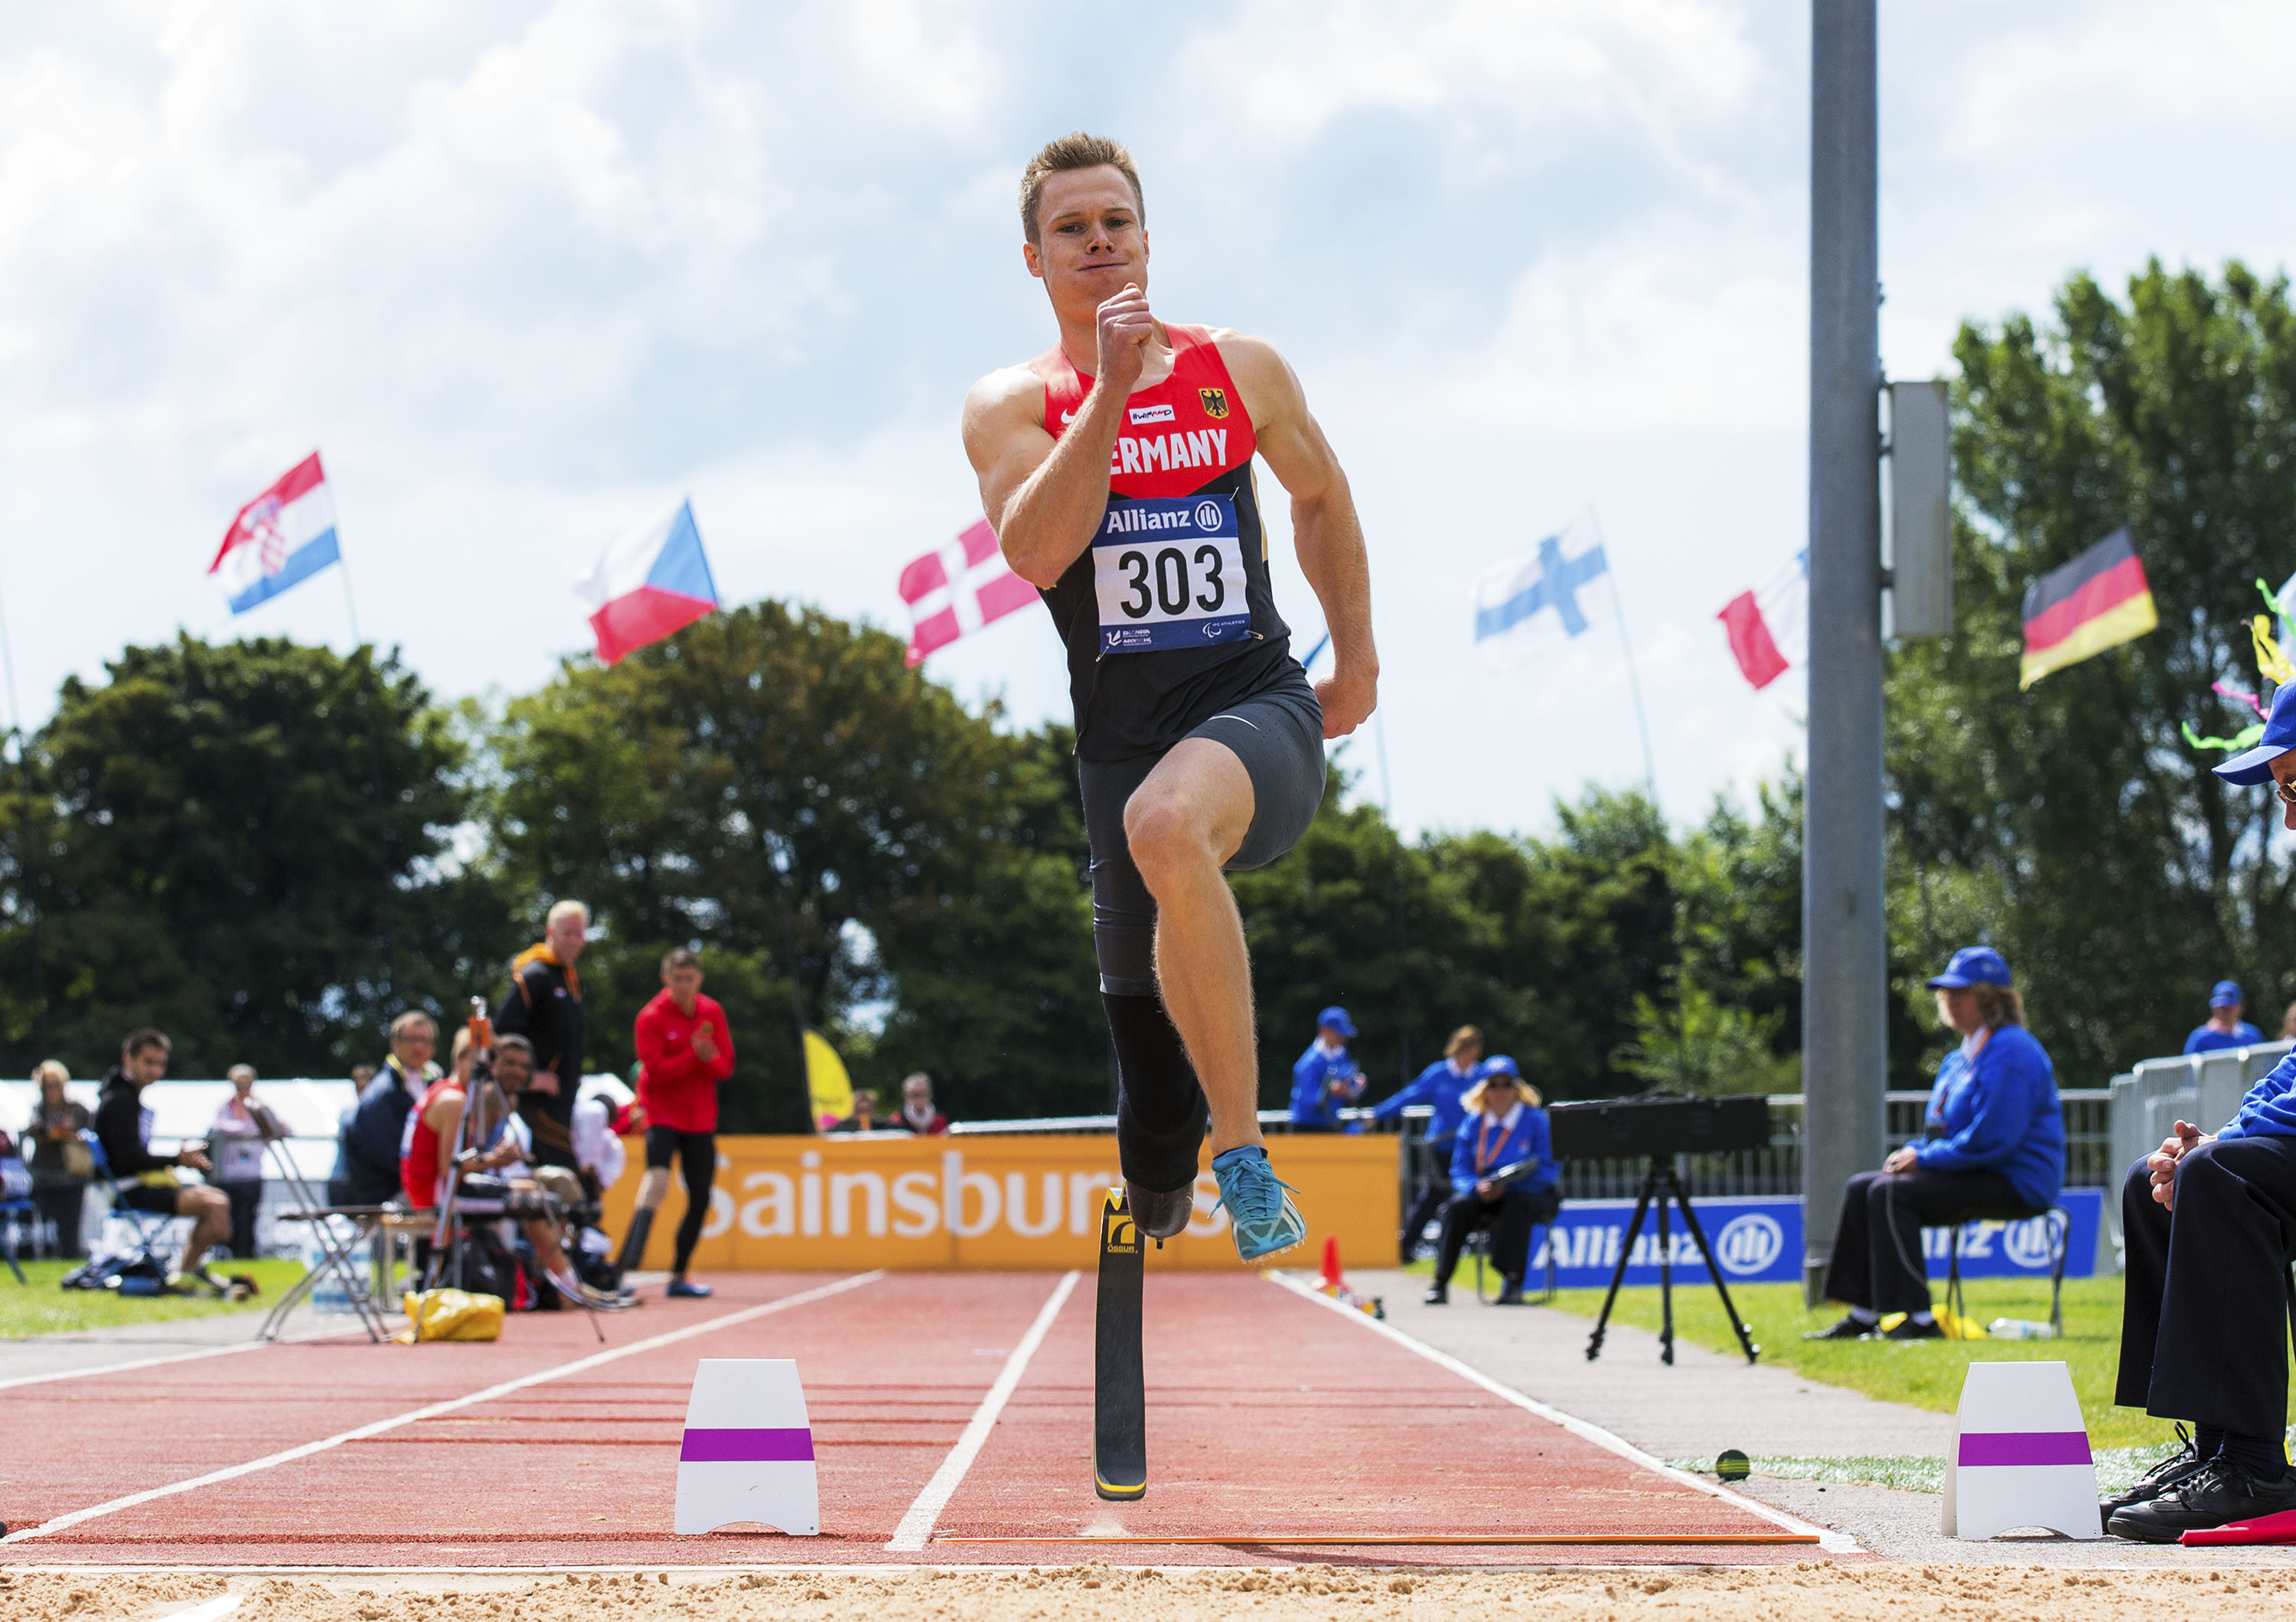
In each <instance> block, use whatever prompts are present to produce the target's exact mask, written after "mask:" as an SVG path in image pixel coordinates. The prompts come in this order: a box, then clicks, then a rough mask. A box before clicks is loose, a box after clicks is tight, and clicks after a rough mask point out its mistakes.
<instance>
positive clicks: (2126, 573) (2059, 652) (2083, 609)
mask: <svg viewBox="0 0 2296 1622" xmlns="http://www.w3.org/2000/svg"><path fill="white" fill-rule="evenodd" d="M2160 623H2161V619H2160V616H2159V615H2157V614H2155V613H2154V612H2153V588H2152V587H2151V586H2148V585H2146V584H2145V583H2144V563H2143V561H2141V560H2139V559H2138V557H2137V555H2136V547H2135V546H2134V545H2131V544H2130V542H2129V539H2128V528H2127V526H2125V525H2124V526H2123V527H2122V528H2119V529H2116V530H2114V531H2113V532H2112V534H2111V535H2108V536H2106V537H2104V539H2103V540H2101V541H2099V542H2098V543H2097V544H2096V545H2094V546H2092V547H2090V548H2089V549H2088V550H2087V552H2084V553H2081V554H2080V556H2079V557H2077V558H2075V559H2074V560H2073V561H2071V562H2070V563H2068V564H2066V565H2065V566H2064V567H2063V568H2062V569H2051V570H2049V572H2048V573H2047V574H2045V575H2043V576H2042V577H2041V578H2039V579H2038V580H2036V581H2034V582H2033V583H2032V585H2030V586H2027V587H2026V588H2025V662H2024V664H2023V666H2022V667H2021V668H2020V669H2019V671H2018V675H2017V689H2018V691H2019V692H2023V691H2024V690H2025V689H2026V688H2028V687H2030V686H2031V685H2032V684H2034V683H2035V682H2038V681H2039V680H2040V679H2041V678H2042V677H2043V676H2046V675H2048V673H2049V672H2050V671H2052V670H2062V669H2063V668H2065V667H2066V666H2067V665H2077V664H2079V663H2080V661H2081V660H2083V659H2088V658H2091V657H2093V656H2095V655H2096V654H2099V653H2102V652H2103V651H2105V650H2106V649H2107V648H2115V647H2119V646H2120V644H2121V643H2124V642H2130V641H2133V640H2135V639H2136V637H2139V636H2142V635H2144V633H2145V632H2147V631H2149V630H2151V629H2152V628H2153V627H2154V626H2156V625H2158V624H2160Z"/></svg>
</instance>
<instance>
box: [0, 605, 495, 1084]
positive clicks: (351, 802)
mask: <svg viewBox="0 0 2296 1622" xmlns="http://www.w3.org/2000/svg"><path fill="white" fill-rule="evenodd" d="M107 670H108V673H109V676H110V679H109V680H108V681H106V682H103V683H101V684H88V683H84V682H82V681H80V680H79V679H78V678H77V677H75V678H72V679H70V680H68V681H67V682H66V683H65V684H64V685H63V689H62V692H61V696H60V699H59V701H58V703H57V706H56V710H55V714H54V716H53V718H52V719H51V720H50V721H49V723H48V724H47V725H45V727H43V728H41V729H40V731H39V732H38V733H37V734H36V735H35V736H34V737H33V738H32V739H31V740H30V743H29V749H28V750H26V752H25V756H24V758H23V759H22V761H21V764H20V765H19V766H17V767H15V768H14V769H13V770H12V772H11V774H10V777H11V779H12V791H11V792H9V793H8V794H7V795H6V796H5V799H4V801H0V815H5V816H6V818H7V819H8V826H9V832H10V835H11V837H10V838H9V840H7V848H8V850H9V853H10V860H9V867H8V869H7V871H6V872H5V873H4V874H0V877H4V879H5V881H6V882H5V885H4V888H0V901H4V906H5V911H4V913H0V961H4V963H5V965H6V966H5V971H4V979H5V981H6V984H7V985H8V987H9V995H8V1001H7V1003H6V1004H4V1008H0V1015H4V1020H5V1025H4V1029H0V1044H4V1049H5V1053H6V1059H5V1062H7V1063H9V1064H10V1065H12V1066H14V1067H15V1068H17V1069H20V1070H21V1069H22V1068H23V1067H24V1066H25V1065H27V1064H29V1063H30V1062H31V1061H35V1060H37V1059H39V1058H42V1057H46V1056H48V1055H49V1054H50V1053H53V1054H55V1055H58V1056H61V1057H62V1058H63V1059H64V1060H65V1061H66V1062H67V1063H68V1064H70V1067H71V1068H72V1069H73V1070H74V1072H75V1073H77V1074H87V1073H90V1072H93V1071H95V1070H99V1069H102V1067H103V1066H104V1065H106V1064H108V1063H110V1062H111V1060H112V1058H113V1057H114V1056H115V1054H116V1053H117V1051H118V1046H119V1037H120V1036H121V1035H122V1034H123V1033H124V1032H125V1031H126V1030H127V1029H128V1028H131V1027H133V1026H135V1025H141V1024H152V1025H157V1026H159V1027H160V1028H162V1029H165V1030H166V1031H168V1033H169V1035H170V1036H173V1037H174V1039H175V1043H176V1057H175V1065H174V1069H175V1072H176V1074H178V1075H194V1076H196V1075H208V1076H219V1075H221V1074H222V1073H223V1071H224V1069H225V1067H226V1066H227V1065H230V1064H233V1063H236V1062H240V1061H245V1062H247V1063H250V1064H253V1065H254V1066H256V1067H257V1069H258V1070H261V1071H264V1072H266V1073H268V1074H271V1075H325V1074H329V1073H331V1072H332V1073H340V1071H341V1070H342V1069H344V1068H345V1067H347V1066H348V1064H349V1063H350V1062H352V1061H354V1060H355V1059H357V1058H362V1057H372V1056H373V1055H374V1054H376V1053H379V1052H380V1051H381V1041H382V1036H381V1026H382V1025H383V1024H384V1023H385V1022H386V1021H387V1020H388V1019H389V1017H390V1015H392V1014H393V1013H395V1012H398V1009H400V1008H401V1007H404V1006H407V1005H429V1006H431V1007H433V1008H445V1007H447V1006H448V1005H450V1004H452V1003H453V1001H454V999H455V996H456V995H459V994H461V993H462V992H463V991H465V990H467V989H468V988H470V987H471V986H472V985H473V984H474V983H482V977H483V975H484V973H485V971H486V965H488V964H489V963H491V962H492V961H493V960H495V959H496V957H498V956H499V954H501V952H502V951H503V949H504V944H505V938H504V933H503V926H504V918H503V913H502V910H501V907H500V905H499V898H498V895H497V892H496V890H495V889H494V888H493V885H492V882H491V881H490V880H489V878H488V876H487V875H486V874H485V873H484V872H464V871H463V870H462V869H461V868H460V867H459V866H458V865H457V864H455V861H454V860H453V850H452V847H451V843H450V840H451V836H452V834H453V832H454V831H455V829H456V828H458V827H459V826H460V825H462V824H463V823H465V822H466V821H467V819H468V816H469V812H470V805H469V795H468V793H467V791H466V790H465V788H464V787H463V784H462V782H460V780H459V776H458V774H459V772H460V770H461V768H462V766H463V750H462V748H461V746H460V744H459V742H458V741H457V740H456V738H455V734H454V733H453V730H452V728H451V726H450V724H449V718H448V717H447V715H446V713H445V712H444V711H442V710H441V709H439V708H438V707H437V706H436V705H434V704H433V703H432V702H431V700H430V696H429V694H428V693H427V692H425V691H424V689H423V687H422V684H421V683H420V682H418V681H417V680H416V679H415V678H414V676H413V675H412V674H410V673H409V672H407V671H406V669H405V668H402V667H401V666H400V665H399V664H398V660H397V659H396V657H395V656H394V657H391V658H385V659H377V658H376V657H375V656H374V653H373V650H371V649H365V648H362V649H361V650H359V651H357V653H355V654H353V655H351V656H350V657H349V658H348V659H346V658H343V657H341V656H339V655H337V654H335V653H333V652H331V651H328V650H327V649H324V648H311V647H300V646H298V645H296V644H294V643H289V642H285V641H282V640H277V639H265V640H259V641H250V642H243V643H206V642H202V641H200V640H198V639H197V638H194V637H191V636H188V635H186V636H183V637H180V638H179V639H178V640H177V641H176V643H173V644H171V645H168V646H162V647H154V648H129V649H127V651H124V652H123V653H122V654H121V655H120V657H119V659H116V660H114V661H112V662H111V664H110V665H109V666H108V667H107ZM36 917H37V930H36V929H35V922H36ZM36 933H37V938H38V941H39V949H40V963H39V973H38V975H37V980H38V983H39V984H40V985H41V986H42V987H44V989H45V999H44V1000H43V1001H41V1002H40V1003H38V1004H36V1001H35V999H34V998H33V997H32V996H31V995H29V988H30V987H32V986H33V984H34V981H35V976H34V974H33V972H32V962H31V953H32V948H33V940H34V937H35V934H36ZM42 1036H45V1051H36V1047H37V1043H38V1041H39V1038H41V1037H42Z"/></svg>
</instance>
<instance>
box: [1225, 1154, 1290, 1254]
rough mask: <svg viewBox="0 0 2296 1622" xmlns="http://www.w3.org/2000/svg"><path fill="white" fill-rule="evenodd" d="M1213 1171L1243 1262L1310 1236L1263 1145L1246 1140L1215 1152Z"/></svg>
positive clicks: (1276, 1252)
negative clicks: (1270, 1162) (1231, 1147)
mask: <svg viewBox="0 0 2296 1622" xmlns="http://www.w3.org/2000/svg"><path fill="white" fill-rule="evenodd" d="M1212 1176H1215V1177H1217V1178H1218V1179H1219V1191H1220V1197H1219V1204H1220V1208H1221V1209H1223V1210H1225V1211H1226V1212H1227V1216H1228V1223H1229V1225H1231V1226H1232V1227H1233V1228H1234V1231H1235V1253H1236V1254H1237V1255H1238V1256H1240V1257H1242V1258H1243V1259H1244V1260H1245V1261H1248V1262H1256V1261H1258V1260H1259V1259H1260V1258H1261V1257H1267V1256H1279V1255H1281V1254H1283V1252H1284V1251H1286V1250H1291V1249H1297V1248H1298V1247H1299V1245H1300V1243H1301V1241H1304V1240H1306V1238H1307V1237H1308V1225H1307V1223H1306V1222H1304V1221H1302V1220H1301V1219H1300V1208H1299V1207H1298V1206H1296V1205H1294V1204H1292V1193H1291V1189H1292V1185H1291V1184H1288V1183H1286V1182H1283V1180H1282V1179H1281V1178H1279V1177H1277V1176H1276V1175H1275V1167H1272V1166H1270V1165H1269V1164H1268V1163H1267V1151H1266V1150H1265V1149H1261V1148H1259V1146H1258V1145H1256V1144H1246V1145H1244V1146H1243V1147H1242V1148H1240V1149H1231V1150H1229V1151H1227V1152H1226V1153H1225V1154H1217V1155H1214V1156H1213V1157H1212Z"/></svg>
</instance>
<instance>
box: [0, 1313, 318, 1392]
mask: <svg viewBox="0 0 2296 1622" xmlns="http://www.w3.org/2000/svg"><path fill="white" fill-rule="evenodd" d="M360 1332H361V1331H360V1330H359V1328H358V1326H357V1325H356V1324H353V1325H352V1326H351V1327H349V1328H348V1329H330V1330H322V1331H319V1332H318V1333H316V1334H311V1335H297V1336H296V1337H295V1338H294V1339H291V1340H237V1341H234V1342H233V1343H232V1344H231V1345H229V1346H211V1347H208V1348H205V1349H204V1350H201V1351H196V1352H169V1353H168V1354H167V1355H166V1356H161V1357H132V1358H130V1359H128V1360H127V1362H125V1363H99V1364H94V1365H92V1366H91V1367H88V1368H85V1369H56V1370H53V1371H52V1372H48V1373H45V1374H18V1375H16V1376H14V1377H13V1378H12V1379H8V1380H0V1391H12V1390H14V1389H16V1388H17V1387H18V1386H43V1385H46V1384H47V1383H48V1382H49V1381H51V1380H86V1379H88V1378H90V1377H91V1376H94V1375H97V1374H125V1373H127V1372H129V1371H130V1370H133V1369H156V1368H160V1367H161V1366H162V1365H164V1364H170V1363H195V1362H197V1361H198V1360H200V1359H201V1358H202V1357H228V1356H231V1355H232V1354H233V1353H234V1352H256V1351H261V1350H262V1349H263V1348H265V1347H266V1346H304V1345H307V1344H309V1343H310V1342H312V1341H314V1340H336V1339H341V1338H342V1337H343V1336H345V1335H356V1334H358V1333H360ZM114 1344H117V1342H115V1343H114Z"/></svg>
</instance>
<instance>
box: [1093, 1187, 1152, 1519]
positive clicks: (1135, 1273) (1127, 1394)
mask: <svg viewBox="0 0 2296 1622" xmlns="http://www.w3.org/2000/svg"><path fill="white" fill-rule="evenodd" d="M1141 1266H1142V1257H1141V1254H1140V1228H1139V1225H1137V1224H1136V1223H1135V1222H1134V1221H1133V1220H1132V1211H1131V1208H1129V1207H1128V1206H1127V1205H1126V1204H1125V1201H1124V1190H1123V1189H1122V1188H1120V1187H1119V1188H1111V1189H1110V1190H1109V1191H1108V1193H1107V1195H1106V1196H1105V1198H1103V1200H1102V1202H1101V1208H1100V1299H1099V1304H1098V1306H1097V1307H1096V1309H1095V1321H1094V1356H1093V1391H1092V1398H1093V1400H1092V1487H1093V1490H1094V1491H1095V1492H1096V1493H1098V1494H1099V1495H1101V1496H1102V1497H1103V1498H1107V1499H1111V1500H1114V1501H1116V1502H1118V1503H1124V1502H1128V1501H1129V1500H1131V1499H1135V1498H1138V1497H1141V1496H1143V1495H1145V1494H1146V1492H1147V1491H1148V1387H1147V1381H1146V1380H1145V1378H1144V1376H1143V1374H1142V1372H1141V1368H1140V1278H1141Z"/></svg>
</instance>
